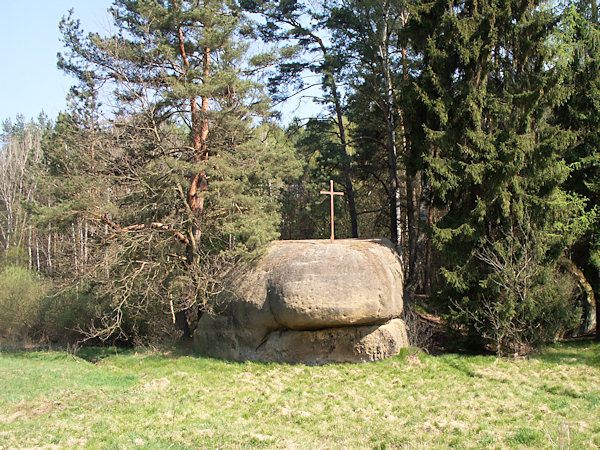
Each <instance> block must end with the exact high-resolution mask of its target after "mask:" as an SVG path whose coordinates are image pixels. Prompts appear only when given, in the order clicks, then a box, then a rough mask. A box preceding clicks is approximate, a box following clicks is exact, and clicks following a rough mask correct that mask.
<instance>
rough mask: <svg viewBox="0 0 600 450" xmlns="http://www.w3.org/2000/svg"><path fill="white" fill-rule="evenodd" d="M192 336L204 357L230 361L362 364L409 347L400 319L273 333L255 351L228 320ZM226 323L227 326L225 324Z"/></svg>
mask: <svg viewBox="0 0 600 450" xmlns="http://www.w3.org/2000/svg"><path fill="white" fill-rule="evenodd" d="M203 319H204V321H203V322H204V323H202V324H201V326H199V327H198V329H197V331H196V334H195V335H194V344H195V347H196V349H197V350H198V351H199V352H200V353H203V354H205V355H207V356H212V357H214V358H221V359H228V360H233V361H260V362H280V363H290V364H296V363H301V364H308V365H320V364H329V363H362V362H371V361H378V360H380V359H385V358H389V357H390V356H394V355H397V354H398V353H399V352H400V349H401V348H403V347H408V345H409V344H408V337H407V334H406V326H405V324H404V321H403V320H401V319H393V320H390V321H389V322H387V323H385V324H383V325H365V326H351V327H338V328H325V329H322V330H314V331H295V330H276V331H273V332H271V333H268V334H267V335H266V336H265V338H264V339H263V341H262V342H261V343H260V344H259V346H258V347H257V348H250V347H247V346H244V345H243V344H242V342H243V341H244V337H243V336H237V335H236V333H235V331H233V330H235V328H234V327H231V325H232V324H231V323H230V320H228V319H227V318H220V317H208V316H207V317H205V318H203ZM228 322H229V323H228Z"/></svg>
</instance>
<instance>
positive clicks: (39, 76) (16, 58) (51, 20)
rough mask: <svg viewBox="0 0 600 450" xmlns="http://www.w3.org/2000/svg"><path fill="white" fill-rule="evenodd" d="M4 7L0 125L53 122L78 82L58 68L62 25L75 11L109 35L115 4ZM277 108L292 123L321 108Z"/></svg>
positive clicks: (17, 1) (17, 0) (46, 2)
mask: <svg viewBox="0 0 600 450" xmlns="http://www.w3.org/2000/svg"><path fill="white" fill-rule="evenodd" d="M1 4H2V9H1V10H0V123H2V122H3V121H4V120H6V119H13V120H14V119H15V117H16V116H17V114H22V115H23V116H25V119H26V120H29V119H32V118H36V117H37V116H38V115H39V114H40V112H42V111H44V112H45V113H46V114H47V115H48V116H49V117H50V118H51V119H54V118H55V117H56V115H57V114H58V112H59V111H62V110H64V109H65V107H66V102H65V96H66V94H67V92H68V91H69V88H70V87H71V85H72V84H73V83H74V80H72V79H71V78H69V77H68V76H67V75H65V74H64V73H63V72H61V71H60V70H58V69H57V68H56V54H57V53H58V52H60V51H62V50H63V48H62V44H61V42H60V33H59V31H58V23H59V22H60V19H61V18H62V17H63V16H64V15H66V14H67V13H68V11H69V9H71V8H73V9H74V10H75V17H76V18H78V19H80V20H81V24H82V28H83V30H85V31H86V32H89V31H98V32H100V33H102V32H107V31H108V30H110V17H109V15H108V13H107V9H108V8H109V7H110V5H111V4H112V0H31V1H23V0H11V1H2V2H1ZM312 93H313V95H318V92H315V91H314V90H313V91H312ZM277 109H279V110H280V111H282V112H283V115H284V121H288V120H289V119H290V118H291V117H293V116H299V117H303V116H314V115H316V114H317V113H318V112H319V110H320V107H319V106H318V105H316V104H314V103H312V101H311V100H310V99H303V100H302V101H300V98H295V99H292V100H290V101H288V102H286V103H285V104H284V105H280V106H279V107H278V108H277Z"/></svg>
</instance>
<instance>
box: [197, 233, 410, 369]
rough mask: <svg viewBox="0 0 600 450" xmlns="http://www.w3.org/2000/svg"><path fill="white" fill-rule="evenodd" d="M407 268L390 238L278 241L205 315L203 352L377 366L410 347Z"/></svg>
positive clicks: (237, 273) (200, 334) (232, 278)
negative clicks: (403, 315)
mask: <svg viewBox="0 0 600 450" xmlns="http://www.w3.org/2000/svg"><path fill="white" fill-rule="evenodd" d="M402 287H403V277H402V268H401V265H400V263H399V260H398V257H397V254H396V252H395V250H394V248H393V246H392V245H391V243H390V242H389V241H387V240H384V239H369V240H366V239H360V240H359V239H348V240H338V241H336V242H335V243H334V244H330V243H329V241H277V242H274V243H273V244H272V245H271V246H270V247H269V249H268V250H267V252H266V254H265V255H264V256H263V257H261V258H260V259H259V260H258V261H255V262H253V263H251V264H248V265H245V266H243V267H239V268H237V269H236V270H234V271H233V272H232V273H231V274H230V275H229V277H228V288H227V289H226V291H224V292H223V293H222V294H221V295H220V296H219V297H217V298H216V300H215V305H214V308H213V309H214V310H215V311H216V312H217V313H218V314H210V315H209V314H205V315H204V316H203V317H202V318H201V319H200V321H199V323H198V327H197V329H196V333H195V335H194V340H195V344H196V348H197V350H198V351H199V352H201V353H205V354H208V355H210V356H216V357H220V358H226V359H232V360H238V361H243V360H256V361H280V362H289V363H294V362H304V363H308V364H320V363H326V362H362V361H373V360H376V359H381V358H386V357H389V356H392V355H394V354H397V353H398V351H399V349H400V348H401V347H405V346H407V345H408V340H407V337H406V330H405V326H404V322H403V321H402V320H400V319H398V317H400V315H401V313H402V307H403V302H402Z"/></svg>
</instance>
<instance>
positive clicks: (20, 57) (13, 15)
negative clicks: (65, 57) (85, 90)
mask: <svg viewBox="0 0 600 450" xmlns="http://www.w3.org/2000/svg"><path fill="white" fill-rule="evenodd" d="M111 3H112V1H111V0H33V1H22V0H16V1H15V0H12V1H3V2H2V10H1V13H0V121H4V120H5V119H8V118H10V119H14V118H15V117H16V115H17V114H23V115H24V116H25V118H26V119H30V118H33V117H37V116H38V114H39V113H40V112H41V111H42V110H44V111H45V112H46V114H47V115H48V116H49V117H51V118H54V117H55V116H56V114H57V113H58V112H59V111H61V110H64V109H65V96H66V94H67V92H68V90H69V87H70V86H71V84H72V83H73V82H72V80H71V79H69V78H68V77H67V76H66V75H64V74H63V73H62V72H61V71H59V70H58V69H57V68H56V53H57V52H59V51H61V50H62V47H61V43H60V41H59V37H60V35H59V32H58V23H59V21H60V19H61V17H62V16H64V15H65V14H67V12H68V10H69V9H70V8H74V9H75V16H76V17H77V18H79V19H80V20H81V23H82V25H83V27H84V29H85V30H88V31H105V30H107V29H108V23H109V20H108V14H107V13H106V10H107V9H108V7H109V6H110V5H111Z"/></svg>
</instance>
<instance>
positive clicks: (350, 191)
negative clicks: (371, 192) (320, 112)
mask: <svg viewBox="0 0 600 450" xmlns="http://www.w3.org/2000/svg"><path fill="white" fill-rule="evenodd" d="M330 78H331V93H332V94H333V100H334V106H335V113H336V116H337V126H338V131H339V134H340V143H341V144H342V147H343V149H344V164H343V169H344V179H345V184H346V201H347V202H348V210H349V212H350V225H351V228H352V237H353V238H357V237H358V215H357V214H356V202H355V200H354V187H353V185H352V174H351V171H350V162H349V161H348V159H349V157H350V155H349V154H348V141H347V139H346V127H345V126H344V122H343V119H344V117H343V114H342V107H341V105H340V100H339V94H338V91H337V85H336V84H335V80H334V79H333V75H330Z"/></svg>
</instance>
